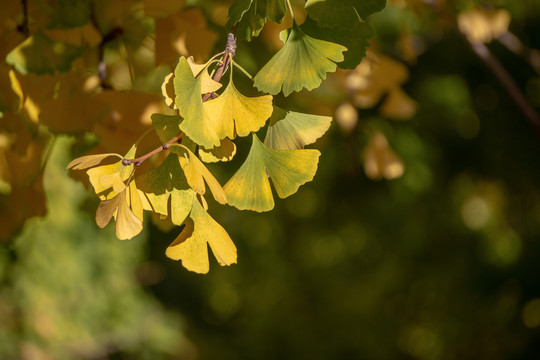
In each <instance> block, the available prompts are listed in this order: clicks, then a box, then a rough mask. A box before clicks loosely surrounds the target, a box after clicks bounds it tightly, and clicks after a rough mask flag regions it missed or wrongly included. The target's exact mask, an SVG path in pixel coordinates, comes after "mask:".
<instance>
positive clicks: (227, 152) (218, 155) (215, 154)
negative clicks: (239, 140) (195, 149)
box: [199, 138, 236, 163]
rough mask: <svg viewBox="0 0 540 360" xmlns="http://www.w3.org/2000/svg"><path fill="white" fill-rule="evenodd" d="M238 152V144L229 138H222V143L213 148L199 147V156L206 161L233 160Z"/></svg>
mask: <svg viewBox="0 0 540 360" xmlns="http://www.w3.org/2000/svg"><path fill="white" fill-rule="evenodd" d="M235 154H236V145H235V144H234V143H233V142H232V141H231V140H230V139H229V138H225V139H221V144H220V145H219V146H217V147H215V148H213V149H210V150H208V149H205V148H203V147H200V148H199V157H200V158H201V160H202V161H204V162H205V163H213V162H218V161H231V160H232V158H233V157H234V155H235Z"/></svg>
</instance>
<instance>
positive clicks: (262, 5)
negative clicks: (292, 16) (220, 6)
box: [225, 0, 287, 41]
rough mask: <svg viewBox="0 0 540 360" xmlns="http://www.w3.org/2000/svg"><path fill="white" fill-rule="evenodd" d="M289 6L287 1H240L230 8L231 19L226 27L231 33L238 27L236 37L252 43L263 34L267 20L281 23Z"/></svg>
mask: <svg viewBox="0 0 540 360" xmlns="http://www.w3.org/2000/svg"><path fill="white" fill-rule="evenodd" d="M286 12H287V6H286V3H285V0H265V1H258V0H240V1H237V2H235V3H234V4H233V5H232V6H231V7H230V8H229V19H228V21H227V24H226V26H225V28H226V30H227V31H230V30H231V29H232V27H233V26H235V25H236V28H237V29H236V36H237V37H238V38H239V39H240V40H244V39H245V40H247V41H251V39H252V38H253V37H256V36H258V35H259V33H260V32H261V30H262V28H263V27H264V24H265V22H266V19H269V20H270V21H272V22H277V23H281V21H282V20H283V17H284V16H285V13H286Z"/></svg>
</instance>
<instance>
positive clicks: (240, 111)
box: [204, 77, 272, 139]
mask: <svg viewBox="0 0 540 360" xmlns="http://www.w3.org/2000/svg"><path fill="white" fill-rule="evenodd" d="M204 107H205V110H206V111H207V113H208V116H209V117H210V118H211V119H212V122H213V123H214V128H215V129H216V133H217V135H218V136H219V138H220V139H223V138H225V137H228V138H230V139H234V138H235V137H236V135H238V136H247V135H249V134H250V133H251V132H252V131H257V130H259V129H260V128H261V127H262V126H263V125H264V123H265V122H266V120H267V119H268V118H269V117H270V115H272V96H270V95H263V96H257V97H247V96H244V95H242V94H241V93H240V92H239V91H238V90H237V89H236V87H235V86H234V83H233V82H232V77H231V81H230V82H229V85H228V86H227V88H225V91H223V93H222V94H221V95H220V96H219V97H218V98H217V99H214V100H210V101H208V102H206V103H205V104H204Z"/></svg>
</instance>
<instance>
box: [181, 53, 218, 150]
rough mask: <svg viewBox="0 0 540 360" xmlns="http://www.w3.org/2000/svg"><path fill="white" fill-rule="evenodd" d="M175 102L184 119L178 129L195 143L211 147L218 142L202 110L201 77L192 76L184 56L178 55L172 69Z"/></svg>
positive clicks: (210, 123)
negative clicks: (176, 62) (178, 57)
mask: <svg viewBox="0 0 540 360" xmlns="http://www.w3.org/2000/svg"><path fill="white" fill-rule="evenodd" d="M174 92H175V93H176V98H175V103H176V106H177V108H178V111H179V113H180V116H182V117H183V118H184V121H183V122H182V123H181V124H180V129H181V130H182V131H183V132H185V133H186V134H187V136H189V137H190V138H191V139H192V140H193V141H195V142H196V143H197V144H199V145H202V146H204V147H205V148H213V147H214V146H218V145H219V144H220V141H219V137H218V135H217V134H216V131H215V130H214V127H213V125H212V122H211V120H210V118H209V117H208V116H207V114H206V113H205V111H204V107H203V102H202V97H201V78H199V79H196V78H195V77H193V73H192V71H191V68H190V66H189V64H188V62H187V60H186V58H184V57H180V60H179V61H178V65H177V66H176V70H175V71H174Z"/></svg>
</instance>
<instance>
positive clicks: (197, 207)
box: [165, 199, 236, 274]
mask: <svg viewBox="0 0 540 360" xmlns="http://www.w3.org/2000/svg"><path fill="white" fill-rule="evenodd" d="M207 244H208V245H210V249H212V253H213V254H214V256H215V257H216V259H217V261H218V263H219V265H221V266H225V265H231V264H236V246H235V245H234V243H233V241H232V240H231V238H230V236H229V234H227V232H226V231H225V229H223V227H222V226H221V225H219V224H218V223H217V222H216V221H215V220H214V219H212V217H211V216H210V215H208V213H207V212H206V211H205V210H204V208H203V207H202V205H201V204H200V203H199V202H198V201H197V200H196V199H194V200H193V209H192V210H191V213H190V215H189V218H188V220H187V221H186V226H185V227H184V229H183V230H182V232H181V233H180V235H178V237H177V238H176V239H175V240H174V241H173V242H172V243H171V245H169V247H168V248H167V250H166V252H165V254H166V255H167V256H168V257H169V258H171V259H174V260H182V266H184V267H185V268H186V269H188V270H190V271H194V272H196V273H199V274H206V273H208V271H209V270H210V264H209V261H208V245H207Z"/></svg>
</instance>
